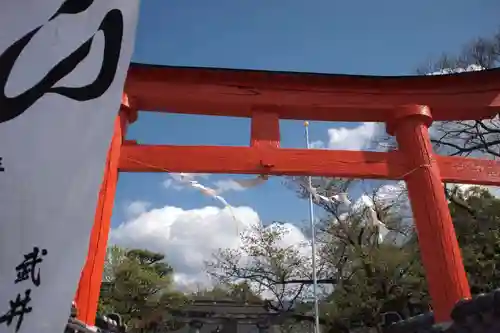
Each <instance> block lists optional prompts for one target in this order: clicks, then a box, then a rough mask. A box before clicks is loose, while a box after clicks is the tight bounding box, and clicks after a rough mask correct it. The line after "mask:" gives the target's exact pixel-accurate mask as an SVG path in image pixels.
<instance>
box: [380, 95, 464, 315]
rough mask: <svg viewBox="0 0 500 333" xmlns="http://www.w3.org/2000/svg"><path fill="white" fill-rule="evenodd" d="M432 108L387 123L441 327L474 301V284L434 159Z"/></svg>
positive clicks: (413, 108) (409, 109) (402, 113)
mask: <svg viewBox="0 0 500 333" xmlns="http://www.w3.org/2000/svg"><path fill="white" fill-rule="evenodd" d="M431 123H432V116H431V113H430V110H429V108H428V107H425V106H420V105H410V106H403V107H401V108H399V109H398V110H396V111H395V114H394V118H393V119H392V120H391V121H390V122H388V124H387V132H388V133H389V134H391V135H395V136H396V139H397V142H398V146H399V150H400V152H401V153H402V154H403V156H404V158H405V159H406V160H407V161H408V168H409V169H408V171H407V172H406V173H405V174H404V175H402V177H404V178H405V180H406V184H407V187H408V193H409V197H410V200H411V207H412V210H413V216H414V218H415V225H416V229H417V234H418V240H419V244H420V249H421V253H422V261H423V265H424V267H425V271H426V275H427V282H428V286H429V292H430V295H431V298H432V302H433V309H434V315H435V319H436V322H445V321H448V320H449V319H450V312H451V310H452V308H453V306H454V305H455V303H456V302H457V301H459V300H461V299H464V298H469V297H470V290H469V285H468V281H467V277H466V273H465V270H464V266H463V263H462V257H461V254H460V249H459V247H458V242H457V238H456V235H455V229H454V227H453V224H452V220H451V216H450V212H449V209H448V203H447V200H446V197H445V195H444V191H443V185H442V182H441V176H440V173H439V167H438V164H437V161H436V160H435V159H434V157H433V152H432V144H431V141H430V137H429V131H428V127H429V126H430V125H431Z"/></svg>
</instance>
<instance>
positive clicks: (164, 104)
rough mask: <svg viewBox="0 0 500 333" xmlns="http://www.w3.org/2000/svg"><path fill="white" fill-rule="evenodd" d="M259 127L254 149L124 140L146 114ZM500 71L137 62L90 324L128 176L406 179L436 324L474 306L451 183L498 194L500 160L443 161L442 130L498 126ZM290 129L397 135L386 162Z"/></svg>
mask: <svg viewBox="0 0 500 333" xmlns="http://www.w3.org/2000/svg"><path fill="white" fill-rule="evenodd" d="M139 110H141V111H155V112H177V113H185V114H205V115H218V116H235V117H249V118H251V119H252V128H251V138H250V145H249V146H246V147H220V146H171V145H139V144H136V143H133V142H130V141H126V140H124V138H125V134H126V130H127V125H128V124H129V123H132V122H134V121H135V120H136V119H137V113H138V111H139ZM499 110H500V69H497V70H488V71H479V72H469V73H463V74H458V75H456V74H455V75H443V76H419V77H416V76H414V77H411V76H410V77H373V76H349V75H331V74H309V73H284V72H269V71H250V70H232V69H215V68H214V69H210V68H187V67H167V66H152V65H144V64H131V66H130V69H129V72H128V76H127V80H126V84H125V89H124V99H123V101H122V106H121V109H120V115H119V117H118V119H117V121H116V124H115V130H114V135H113V140H112V142H111V146H110V150H109V154H108V163H107V167H106V170H105V174H104V180H103V185H102V187H101V192H100V195H99V202H98V206H97V210H96V218H95V224H94V228H93V230H92V235H91V239H90V246H89V254H88V258H87V262H86V264H85V267H84V269H83V271H82V276H81V280H80V284H79V288H78V292H77V295H76V302H77V304H78V306H79V307H80V310H81V315H80V318H81V319H82V320H84V321H85V322H87V323H90V324H92V323H93V321H94V318H95V312H96V309H97V301H98V297H99V290H100V285H101V276H102V269H103V265H104V260H105V254H106V245H107V238H108V232H109V228H110V221H111V214H112V208H113V201H114V192H115V189H116V182H117V179H118V171H120V172H164V171H167V170H168V171H184V172H209V173H246V174H252V173H255V174H273V175H298V174H303V175H324V176H331V177H352V178H356V177H357V178H381V179H404V180H405V181H406V184H407V188H408V193H409V196H410V199H411V204H412V211H413V215H414V218H415V225H416V229H417V233H418V236H419V243H420V248H421V255H422V261H423V264H424V267H425V269H426V274H427V281H428V285H429V292H430V294H431V297H432V299H433V307H434V313H435V316H436V320H437V321H438V322H442V321H445V320H447V319H449V316H450V310H451V309H452V308H453V307H454V305H455V303H456V302H457V301H458V300H460V299H462V298H466V297H470V291H469V286H468V282H467V278H466V274H465V270H464V267H463V264H462V258H461V255H460V250H459V247H458V243H457V240H456V236H455V231H454V229H453V224H452V221H451V216H450V213H449V210H448V206H447V201H446V198H445V195H444V191H443V186H442V182H443V181H448V182H460V183H473V184H474V183H475V184H485V185H486V184H487V185H500V166H499V164H498V162H497V161H486V160H480V159H470V158H462V157H446V156H439V155H436V154H434V153H433V151H432V145H431V142H430V138H429V133H428V127H429V126H430V124H431V123H432V121H433V120H479V119H488V118H493V117H494V116H495V115H496V114H498V112H499ZM280 119H302V120H318V121H352V122H354V121H356V122H359V121H372V122H382V123H385V124H386V125H387V129H388V132H389V134H391V135H394V136H395V137H396V140H397V143H398V150H396V151H391V152H387V153H382V152H357V151H332V150H307V149H282V148H280V132H279V120H280Z"/></svg>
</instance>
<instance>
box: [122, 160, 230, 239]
mask: <svg viewBox="0 0 500 333" xmlns="http://www.w3.org/2000/svg"><path fill="white" fill-rule="evenodd" d="M127 160H128V161H130V162H134V163H137V164H140V165H142V166H145V167H148V168H152V169H156V170H160V171H163V172H167V173H171V171H170V170H167V169H165V168H162V167H159V166H156V165H153V164H149V163H145V162H142V161H139V160H136V159H134V158H130V157H127ZM226 208H227V209H228V210H229V213H230V214H231V216H232V218H233V220H234V222H236V234H237V235H238V236H239V234H240V232H239V228H238V223H239V222H240V221H238V219H237V218H236V215H235V214H234V210H233V207H232V206H231V205H230V204H229V203H228V204H227V205H226Z"/></svg>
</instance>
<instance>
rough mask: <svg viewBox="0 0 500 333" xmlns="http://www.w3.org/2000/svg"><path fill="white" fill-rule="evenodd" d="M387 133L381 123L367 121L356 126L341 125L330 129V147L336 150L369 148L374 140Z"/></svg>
mask: <svg viewBox="0 0 500 333" xmlns="http://www.w3.org/2000/svg"><path fill="white" fill-rule="evenodd" d="M383 133H385V127H384V125H383V124H380V123H372V122H365V123H361V124H360V125H359V126H357V127H354V128H347V127H339V128H330V129H329V130H328V137H329V140H328V148H330V149H336V150H368V149H371V148H372V142H373V141H374V139H375V138H376V137H378V136H380V135H381V134H383Z"/></svg>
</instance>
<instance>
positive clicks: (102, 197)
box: [75, 95, 132, 325]
mask: <svg viewBox="0 0 500 333" xmlns="http://www.w3.org/2000/svg"><path fill="white" fill-rule="evenodd" d="M129 111H130V110H129V107H128V100H127V98H126V95H124V98H123V100H122V105H121V107H120V112H119V114H118V117H117V118H116V121H115V127H114V133H113V137H112V139H111V144H110V147H109V150H108V156H107V159H106V166H105V169H104V176H103V181H102V184H101V190H100V192H99V198H98V202H97V208H96V214H95V219H94V226H93V228H92V232H91V235H90V241H89V251H88V255H87V261H86V262H85V266H84V267H83V270H82V273H81V276H80V283H79V284H78V289H77V292H76V296H75V303H76V306H77V309H78V319H80V320H81V321H83V322H85V323H86V324H88V325H94V323H95V317H96V313H97V304H98V301H99V295H100V291H101V282H102V274H103V270H104V262H105V260H106V249H107V245H108V236H109V230H110V227H111V215H112V213H113V204H114V199H115V192H116V184H117V182H118V163H119V159H120V150H121V147H122V143H123V140H124V137H125V133H126V130H127V126H128V124H129V123H130V122H131V120H132V119H131V113H130V112H129Z"/></svg>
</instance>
